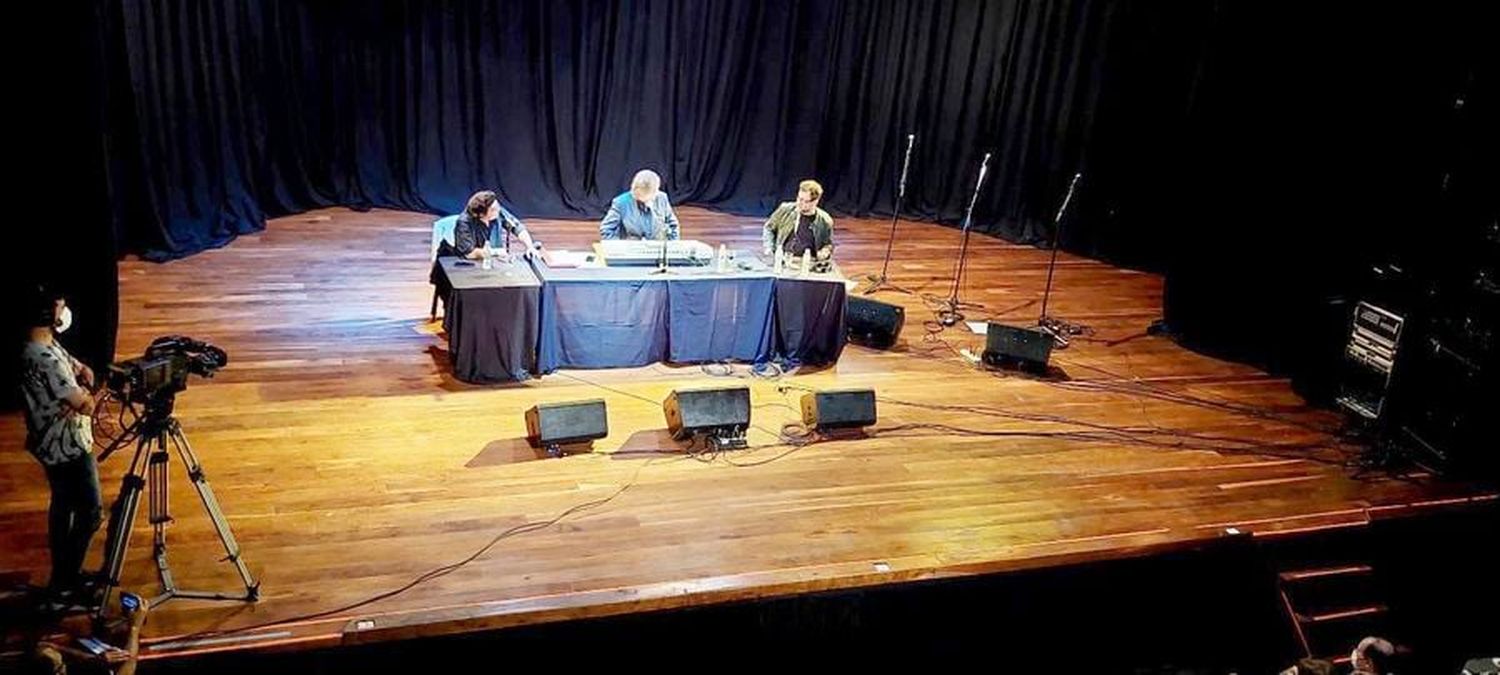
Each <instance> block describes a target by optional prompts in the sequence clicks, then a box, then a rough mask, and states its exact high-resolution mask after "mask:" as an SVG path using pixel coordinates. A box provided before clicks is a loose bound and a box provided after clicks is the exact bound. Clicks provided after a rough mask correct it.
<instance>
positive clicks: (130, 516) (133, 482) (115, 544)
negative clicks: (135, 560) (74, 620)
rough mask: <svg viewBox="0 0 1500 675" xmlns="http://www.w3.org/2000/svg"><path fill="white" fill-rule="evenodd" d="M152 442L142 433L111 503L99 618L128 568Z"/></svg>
mask: <svg viewBox="0 0 1500 675" xmlns="http://www.w3.org/2000/svg"><path fill="white" fill-rule="evenodd" d="M150 444H151V439H150V437H147V436H142V437H141V438H140V439H139V441H138V442H137V444H136V450H135V458H134V459H133V460H131V463H130V471H129V472H128V473H126V474H125V479H124V480H123V481H121V483H120V494H119V495H118V496H117V497H115V501H114V503H112V504H111V505H110V507H109V512H110V518H109V530H108V531H107V533H106V534H105V538H104V567H103V569H102V570H101V571H102V572H103V576H104V585H103V588H101V589H100V595H99V598H98V600H99V607H98V609H97V610H96V617H97V618H99V619H103V618H104V610H105V608H106V607H108V606H109V601H110V597H111V596H112V595H113V593H114V590H115V588H117V587H119V585H120V573H121V572H122V571H123V570H124V569H125V553H126V551H128V550H129V549H130V531H131V530H132V529H134V525H135V515H136V512H137V511H138V510H139V509H140V506H141V491H142V490H144V489H145V487H146V479H145V478H144V477H143V476H142V475H141V474H142V473H144V472H145V471H146V466H147V465H146V463H145V462H143V461H142V456H143V455H144V454H145V453H146V452H147V448H149V447H150Z"/></svg>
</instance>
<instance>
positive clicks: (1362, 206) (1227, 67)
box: [1160, 2, 1500, 400]
mask: <svg viewBox="0 0 1500 675" xmlns="http://www.w3.org/2000/svg"><path fill="white" fill-rule="evenodd" d="M1293 10H1295V11H1293ZM1495 25H1500V13H1497V10H1496V7H1495V6H1494V5H1493V3H1431V4H1422V5H1416V4H1410V3H1387V4H1380V5H1373V4H1368V3H1365V4H1355V3H1347V2H1334V3H1310V4H1306V5H1299V6H1297V7H1295V8H1291V7H1289V6H1286V5H1282V4H1279V3H1253V2H1231V3H1225V4H1224V5H1223V6H1222V7H1221V8H1220V9H1219V11H1218V12H1217V16H1216V20H1215V23H1214V25H1213V26H1212V28H1211V32H1210V34H1209V39H1208V43H1207V44H1208V45H1209V49H1208V50H1207V51H1206V52H1205V53H1204V54H1203V60H1202V63H1201V77H1199V78H1198V80H1197V83H1198V84H1197V87H1196V101H1195V104H1194V107H1193V110H1194V114H1193V117H1192V119H1191V123H1190V125H1189V127H1188V130H1187V134H1188V137H1189V138H1190V141H1189V142H1188V146H1189V148H1190V149H1189V150H1188V151H1187V152H1186V153H1185V154H1184V156H1185V157H1186V160H1187V161H1186V166H1187V167H1189V168H1190V170H1189V171H1188V172H1186V175H1185V176H1184V181H1183V183H1182V184H1183V186H1184V188H1185V189H1184V190H1183V192H1182V194H1183V199H1182V200H1181V201H1180V204H1181V206H1182V213H1184V214H1188V216H1189V217H1187V218H1180V219H1176V220H1175V221H1174V222H1172V223H1171V225H1170V227H1169V229H1168V230H1167V236H1166V238H1165V245H1164V246H1163V247H1162V250H1163V251H1164V252H1165V256H1164V257H1163V259H1162V260H1161V261H1160V262H1161V264H1162V268H1163V269H1164V270H1165V272H1166V275H1167V286H1166V298H1165V303H1164V305H1165V312H1166V318H1167V322H1168V324H1169V327H1170V328H1171V329H1172V330H1173V331H1174V332H1176V334H1177V335H1178V336H1179V337H1181V338H1182V340H1183V341H1184V343H1186V344H1188V345H1189V346H1193V347H1198V348H1202V349H1203V350H1205V351H1210V352H1213V353H1215V354H1218V355H1221V356H1227V357H1231V358H1236V359H1240V360H1245V361H1249V362H1252V363H1255V364H1257V365H1260V366H1262V367H1265V368H1267V369H1269V370H1271V371H1273V372H1277V373H1284V374H1289V375H1291V376H1293V377H1294V379H1295V380H1296V382H1297V384H1298V385H1299V387H1300V388H1301V389H1302V392H1303V394H1304V395H1306V396H1308V397H1309V398H1311V399H1313V400H1320V399H1326V398H1328V396H1329V394H1330V393H1331V391H1332V388H1333V386H1334V384H1335V376H1336V373H1335V369H1336V367H1337V366H1338V365H1339V363H1340V359H1341V353H1340V352H1341V348H1342V346H1343V344H1344V342H1346V341H1347V339H1348V331H1349V320H1350V317H1351V309H1352V303H1354V302H1357V301H1359V300H1361V299H1379V296H1378V295H1376V292H1377V290H1379V289H1378V288H1377V286H1379V285H1381V284H1382V283H1383V282H1382V281H1381V280H1380V277H1381V276H1382V274H1377V273H1376V272H1375V268H1376V266H1386V265H1394V266H1395V268H1393V269H1400V270H1404V272H1403V273H1404V274H1406V275H1410V276H1411V277H1413V278H1414V279H1418V280H1421V281H1420V282H1413V283H1414V285H1418V286H1423V287H1425V285H1426V284H1427V283H1428V282H1429V281H1432V280H1435V279H1438V278H1440V277H1441V276H1442V275H1443V274H1444V270H1445V268H1447V269H1463V268H1465V267H1466V265H1464V264H1460V262H1461V261H1463V260H1464V258H1465V257H1466V256H1467V255H1469V252H1470V251H1472V250H1474V249H1475V247H1474V245H1473V244H1472V243H1470V242H1472V241H1474V240H1475V239H1476V238H1477V237H1476V235H1477V233H1478V231H1479V230H1480V229H1481V228H1483V227H1486V226H1493V224H1494V223H1495V218H1496V215H1497V205H1500V199H1497V198H1496V196H1495V195H1496V193H1495V186H1497V185H1500V173H1497V171H1496V167H1497V166H1500V160H1497V159H1496V158H1497V157H1500V146H1497V144H1496V131H1497V128H1500V107H1497V105H1496V103H1497V101H1496V94H1497V92H1500V79H1497V77H1496V76H1497V68H1496V67H1497V66H1500V49H1497V48H1496V47H1495V42H1494V39H1493V35H1492V33H1493V30H1492V29H1491V27H1492V26H1495ZM1468 283H1472V278H1471V279H1470V280H1468ZM1411 347H1412V348H1416V343H1413V344H1412V345H1411Z"/></svg>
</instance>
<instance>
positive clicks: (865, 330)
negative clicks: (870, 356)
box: [844, 295, 906, 349]
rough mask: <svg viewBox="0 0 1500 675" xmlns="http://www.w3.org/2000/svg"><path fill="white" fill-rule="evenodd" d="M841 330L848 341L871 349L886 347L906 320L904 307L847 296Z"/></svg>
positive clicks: (897, 334)
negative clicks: (842, 328) (842, 329)
mask: <svg viewBox="0 0 1500 675" xmlns="http://www.w3.org/2000/svg"><path fill="white" fill-rule="evenodd" d="M848 298H849V299H848V305H847V311H845V312H844V327H845V328H844V331H845V334H846V335H847V336H848V337H849V341H850V342H853V343H856V344H861V345H864V346H866V347H873V348H875V349H890V348H891V347H892V346H893V345H895V344H896V339H897V338H899V337H900V336H901V327H902V326H904V325H905V324H906V308H904V307H902V306H901V305H893V304H891V303H889V302H881V301H879V300H871V299H870V298H864V297H860V296H858V295H851V296H848Z"/></svg>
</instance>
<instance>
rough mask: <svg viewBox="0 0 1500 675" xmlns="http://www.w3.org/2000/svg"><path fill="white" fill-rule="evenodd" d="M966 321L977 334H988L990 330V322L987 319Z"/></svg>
mask: <svg viewBox="0 0 1500 675" xmlns="http://www.w3.org/2000/svg"><path fill="white" fill-rule="evenodd" d="M964 323H966V324H969V330H971V331H973V332H974V334H975V335H988V334H989V332H990V324H989V323H988V322H986V321H965V322H964Z"/></svg>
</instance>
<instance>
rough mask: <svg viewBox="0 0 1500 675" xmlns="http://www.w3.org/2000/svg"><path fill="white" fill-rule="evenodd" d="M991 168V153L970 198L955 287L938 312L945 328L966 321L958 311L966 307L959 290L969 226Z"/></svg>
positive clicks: (985, 160)
mask: <svg viewBox="0 0 1500 675" xmlns="http://www.w3.org/2000/svg"><path fill="white" fill-rule="evenodd" d="M989 168H990V153H988V152H986V153H984V161H982V162H980V164H979V180H978V181H977V182H975V183H974V195H973V196H972V197H969V209H968V210H967V211H965V212H964V228H963V229H964V238H963V243H961V244H959V246H958V260H956V261H954V263H953V286H952V287H951V288H949V289H948V299H947V300H944V301H943V305H942V307H940V308H939V309H938V312H937V316H938V321H939V322H941V323H942V324H943V325H944V326H952V325H953V324H956V323H958V322H960V321H963V319H964V315H963V314H962V313H961V312H959V311H958V309H959V307H962V306H963V305H964V303H962V302H959V300H958V289H959V286H960V285H961V283H962V279H963V276H964V267H965V265H966V264H967V262H968V258H969V226H970V225H971V224H972V223H973V218H974V203H975V202H978V201H979V190H980V189H981V188H983V187H984V174H985V172H986V171H988V170H989Z"/></svg>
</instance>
